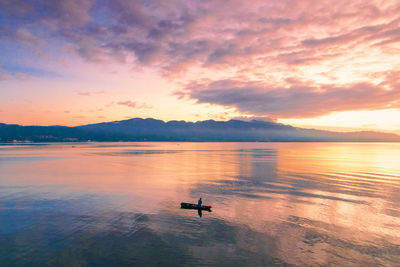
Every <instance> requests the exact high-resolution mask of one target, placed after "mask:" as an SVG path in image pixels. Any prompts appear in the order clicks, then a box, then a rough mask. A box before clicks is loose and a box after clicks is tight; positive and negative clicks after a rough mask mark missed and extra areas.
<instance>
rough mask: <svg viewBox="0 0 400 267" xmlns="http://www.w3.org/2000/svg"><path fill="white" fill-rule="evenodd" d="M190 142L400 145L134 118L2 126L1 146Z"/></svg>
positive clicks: (376, 136)
mask: <svg viewBox="0 0 400 267" xmlns="http://www.w3.org/2000/svg"><path fill="white" fill-rule="evenodd" d="M23 141H25V142H28V141H30V142H82V141H187V142H400V136H399V135H396V134H391V133H381V132H371V131H362V132H333V131H324V130H315V129H304V128H297V127H293V126H290V125H284V124H280V123H275V122H268V121H260V120H252V121H242V120H229V121H214V120H206V121H198V122H185V121H168V122H164V121H161V120H156V119H151V118H148V119H141V118H133V119H129V120H122V121H113V122H103V123H97V124H89V125H83V126H76V127H67V126H21V125H16V124H4V123H0V142H2V143H5V142H23Z"/></svg>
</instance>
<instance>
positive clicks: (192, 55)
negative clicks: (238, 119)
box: [0, 0, 400, 118]
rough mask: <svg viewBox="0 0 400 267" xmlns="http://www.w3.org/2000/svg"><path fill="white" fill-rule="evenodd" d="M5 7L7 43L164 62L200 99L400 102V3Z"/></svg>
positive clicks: (253, 110) (302, 109)
mask: <svg viewBox="0 0 400 267" xmlns="http://www.w3.org/2000/svg"><path fill="white" fill-rule="evenodd" d="M0 16H2V17H3V18H4V19H3V20H2V22H0V36H1V38H2V39H3V40H6V41H8V42H10V41H11V42H17V43H19V44H21V45H24V46H26V47H29V46H30V47H31V49H39V48H40V47H43V46H46V44H48V43H52V42H61V43H62V46H63V47H64V48H65V47H68V49H67V51H69V53H71V52H72V53H74V54H76V55H79V56H80V57H81V58H83V59H84V60H86V61H89V62H96V63H101V62H107V61H116V62H120V63H124V64H131V65H132V66H136V67H137V66H139V67H149V68H155V69H157V70H158V71H160V72H161V73H162V74H163V75H166V76H168V77H173V78H174V79H177V80H179V81H180V82H181V83H183V84H184V86H183V88H181V89H180V90H179V92H178V93H177V94H178V95H181V96H182V95H185V96H187V97H190V98H192V99H195V100H196V101H197V102H198V103H210V104H218V105H222V106H227V107H235V108H236V109H237V110H239V111H241V112H243V113H248V114H255V115H265V116H275V117H285V118H291V117H293V118H294V117H314V116H319V115H322V114H327V113H330V112H333V111H346V110H363V109H365V110H368V109H383V108H387V107H396V108H397V107H398V105H399V103H398V101H397V100H396V99H398V97H399V90H400V89H399V81H398V79H397V78H396V75H397V74H399V72H398V71H399V67H398V66H397V65H396V62H400V61H399V60H400V56H399V55H400V2H399V1H378V0H371V1H364V0H355V1H351V2H349V1H344V0H337V1H312V0H283V1H275V0H267V1H265V0H263V1H261V0H260V1H258V0H252V1H238V0H229V1H228V0H222V1H211V0H199V1H184V0H166V1H154V0H146V1H144V0H143V1H138V0H113V1H108V0H99V1H95V0H79V1H78V0H65V1H39V0H27V1H23V0H13V1H10V0H0ZM0 43H1V41H0ZM32 47H33V48H32ZM3 64H5V63H3ZM1 77H3V79H5V78H4V77H6V76H5V75H2V76H1ZM189 77H190V78H189ZM193 77H196V80H195V81H193V80H191V79H193ZM0 79H1V78H0ZM160 90H162V88H160ZM121 105H123V104H121ZM125 105H126V104H125ZM126 106H129V105H126Z"/></svg>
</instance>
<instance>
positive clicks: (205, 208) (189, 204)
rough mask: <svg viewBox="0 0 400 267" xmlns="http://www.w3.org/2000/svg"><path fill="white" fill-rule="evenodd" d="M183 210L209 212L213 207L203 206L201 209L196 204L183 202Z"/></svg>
mask: <svg viewBox="0 0 400 267" xmlns="http://www.w3.org/2000/svg"><path fill="white" fill-rule="evenodd" d="M181 209H195V210H208V211H211V206H201V207H199V206H198V205H196V204H192V203H185V202H182V203H181Z"/></svg>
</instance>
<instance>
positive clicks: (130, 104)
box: [117, 100, 152, 109]
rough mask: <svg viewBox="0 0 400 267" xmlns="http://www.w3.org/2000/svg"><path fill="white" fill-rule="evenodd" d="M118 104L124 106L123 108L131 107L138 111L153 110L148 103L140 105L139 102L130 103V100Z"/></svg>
mask: <svg viewBox="0 0 400 267" xmlns="http://www.w3.org/2000/svg"><path fill="white" fill-rule="evenodd" d="M117 104H118V105H122V106H127V107H130V108H137V109H142V108H152V106H150V105H148V104H146V103H141V104H138V103H137V102H134V101H130V100H128V101H119V102H117Z"/></svg>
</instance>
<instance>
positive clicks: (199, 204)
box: [197, 198, 203, 207]
mask: <svg viewBox="0 0 400 267" xmlns="http://www.w3.org/2000/svg"><path fill="white" fill-rule="evenodd" d="M201 204H203V201H201V198H200V199H199V202H197V206H199V207H201Z"/></svg>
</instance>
